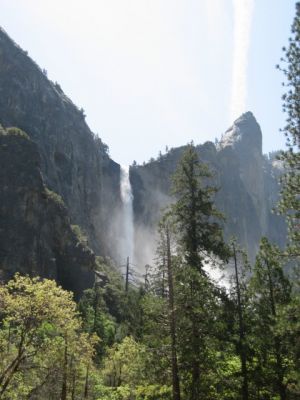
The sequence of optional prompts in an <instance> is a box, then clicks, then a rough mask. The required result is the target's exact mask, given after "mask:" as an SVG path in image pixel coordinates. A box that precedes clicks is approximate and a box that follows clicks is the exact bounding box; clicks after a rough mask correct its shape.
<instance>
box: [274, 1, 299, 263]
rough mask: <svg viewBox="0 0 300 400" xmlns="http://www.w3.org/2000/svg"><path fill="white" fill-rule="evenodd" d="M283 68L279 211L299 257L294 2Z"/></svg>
mask: <svg viewBox="0 0 300 400" xmlns="http://www.w3.org/2000/svg"><path fill="white" fill-rule="evenodd" d="M283 52H284V55H285V57H284V58H282V59H281V62H282V65H281V66H279V65H278V66H277V67H278V68H279V69H280V70H281V71H283V73H284V76H285V79H286V81H285V82H284V83H283V85H284V86H285V87H286V88H287V92H286V93H285V94H284V95H283V96H282V99H283V111H284V112H285V113H286V114H287V120H286V126H285V127H284V128H283V129H282V131H283V132H284V134H285V136H286V138H287V147H288V150H287V151H285V152H282V154H281V159H282V160H283V162H284V166H285V170H286V172H285V173H284V175H283V176H282V185H283V186H282V191H281V201H280V203H279V207H278V208H279V211H280V212H281V213H282V214H285V215H286V216H287V221H288V225H289V240H290V243H289V248H288V250H289V253H290V255H292V256H299V255H300V153H299V149H300V3H299V2H297V3H296V16H295V19H294V22H293V24H292V36H291V38H290V40H289V46H288V48H285V47H284V48H283Z"/></svg>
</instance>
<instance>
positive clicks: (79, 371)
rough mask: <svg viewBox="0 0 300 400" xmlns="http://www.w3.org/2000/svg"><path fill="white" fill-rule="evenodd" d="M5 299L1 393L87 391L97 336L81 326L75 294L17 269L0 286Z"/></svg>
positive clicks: (0, 345) (25, 396)
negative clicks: (12, 275)
mask: <svg viewBox="0 0 300 400" xmlns="http://www.w3.org/2000/svg"><path fill="white" fill-rule="evenodd" d="M0 304H1V317H2V318H1V330H0V398H3V399H28V398H32V397H31V396H38V398H44V396H46V394H45V393H47V391H48V390H49V389H50V390H51V391H52V393H53V395H55V393H57V396H59V393H62V392H63V389H62V388H63V386H65V388H66V393H67V392H69V391H71V390H72V391H74V393H75V392H77V393H78V394H79V393H80V392H81V393H82V390H83V386H84V378H85V374H86V370H87V367H88V366H89V365H91V363H92V357H93V354H94V349H93V346H94V344H95V343H96V338H95V337H94V336H93V337H91V336H89V335H87V334H86V333H83V332H82V331H81V321H80V319H79V317H78V314H77V312H76V304H75V303H74V301H73V299H72V294H71V293H68V292H66V291H64V290H62V289H61V288H60V287H58V286H57V285H56V283H55V282H54V281H51V280H47V279H45V280H40V279H39V278H29V277H22V276H20V275H16V276H15V278H14V279H13V280H11V281H9V282H8V283H7V284H6V285H2V286H0ZM54 382H55V384H54Z"/></svg>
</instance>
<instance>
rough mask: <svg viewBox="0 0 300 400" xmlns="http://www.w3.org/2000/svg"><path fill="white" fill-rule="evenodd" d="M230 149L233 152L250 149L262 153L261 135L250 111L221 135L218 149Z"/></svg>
mask: <svg viewBox="0 0 300 400" xmlns="http://www.w3.org/2000/svg"><path fill="white" fill-rule="evenodd" d="M228 146H230V147H232V148H233V149H235V150H244V151H245V150H246V151H250V150H251V149H255V150H258V151H259V153H262V133H261V129H260V126H259V124H258V123H257V121H256V119H255V117H254V115H253V114H252V112H251V111H247V112H245V113H244V114H242V115H241V116H240V117H239V118H237V119H236V120H235V121H234V122H233V124H232V125H231V127H230V128H228V129H227V130H226V131H225V133H224V134H223V135H222V137H221V140H220V143H219V148H220V149H223V148H225V147H228Z"/></svg>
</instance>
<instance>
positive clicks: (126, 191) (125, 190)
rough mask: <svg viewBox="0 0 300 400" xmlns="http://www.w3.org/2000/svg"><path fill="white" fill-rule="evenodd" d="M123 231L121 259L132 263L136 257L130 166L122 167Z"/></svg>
mask: <svg viewBox="0 0 300 400" xmlns="http://www.w3.org/2000/svg"><path fill="white" fill-rule="evenodd" d="M120 188H121V199H122V225H123V226H122V228H123V229H122V230H123V240H122V243H121V249H120V253H121V257H122V259H123V260H124V259H125V258H126V257H129V259H130V260H131V261H132V258H133V255H134V225H133V195H132V190H131V184H130V180H129V166H126V167H123V166H122V167H121V182H120Z"/></svg>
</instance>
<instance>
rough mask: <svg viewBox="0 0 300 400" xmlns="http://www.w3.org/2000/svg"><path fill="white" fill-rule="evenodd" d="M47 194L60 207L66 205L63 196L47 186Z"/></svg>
mask: <svg viewBox="0 0 300 400" xmlns="http://www.w3.org/2000/svg"><path fill="white" fill-rule="evenodd" d="M45 195H46V196H47V198H48V199H50V200H51V201H53V202H54V203H56V204H57V205H59V206H60V207H65V203H64V201H63V198H62V197H61V196H60V195H59V194H57V193H56V192H53V190H50V189H48V188H47V187H45Z"/></svg>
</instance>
